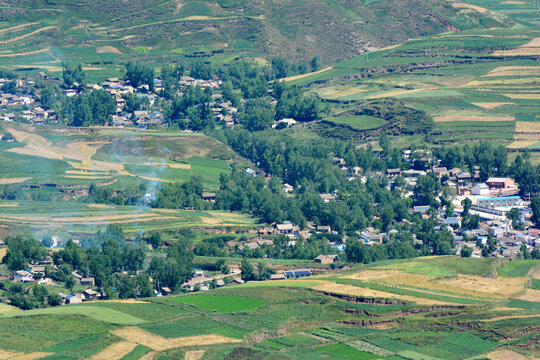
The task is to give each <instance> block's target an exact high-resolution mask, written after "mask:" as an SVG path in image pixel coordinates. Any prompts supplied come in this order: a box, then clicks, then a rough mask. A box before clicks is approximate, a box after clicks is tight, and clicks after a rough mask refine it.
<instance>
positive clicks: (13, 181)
mask: <svg viewBox="0 0 540 360" xmlns="http://www.w3.org/2000/svg"><path fill="white" fill-rule="evenodd" d="M30 179H32V178H31V177H21V178H2V179H0V185H8V184H17V183H22V182H25V181H26V180H30Z"/></svg>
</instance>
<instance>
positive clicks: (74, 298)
mask: <svg viewBox="0 0 540 360" xmlns="http://www.w3.org/2000/svg"><path fill="white" fill-rule="evenodd" d="M82 302H83V299H82V296H81V295H80V294H73V293H71V294H69V295H67V296H65V297H64V303H65V304H66V305H67V304H80V303H82Z"/></svg>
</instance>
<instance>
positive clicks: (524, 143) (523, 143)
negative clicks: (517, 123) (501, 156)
mask: <svg viewBox="0 0 540 360" xmlns="http://www.w3.org/2000/svg"><path fill="white" fill-rule="evenodd" d="M537 142H538V140H515V141H513V142H512V143H511V144H510V145H508V146H507V148H508V149H524V148H526V147H529V146H531V145H534V144H536V143H537Z"/></svg>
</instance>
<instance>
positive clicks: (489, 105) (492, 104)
mask: <svg viewBox="0 0 540 360" xmlns="http://www.w3.org/2000/svg"><path fill="white" fill-rule="evenodd" d="M471 104H473V105H476V106H478V107H481V108H484V109H495V108H496V107H499V106H503V105H516V104H515V103H511V102H476V103H471Z"/></svg>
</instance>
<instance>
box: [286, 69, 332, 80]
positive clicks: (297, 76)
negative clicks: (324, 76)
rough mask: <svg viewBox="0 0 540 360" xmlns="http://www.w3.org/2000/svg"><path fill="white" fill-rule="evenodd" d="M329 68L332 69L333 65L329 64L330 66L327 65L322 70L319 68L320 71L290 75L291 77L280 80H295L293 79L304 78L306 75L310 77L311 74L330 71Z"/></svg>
mask: <svg viewBox="0 0 540 360" xmlns="http://www.w3.org/2000/svg"><path fill="white" fill-rule="evenodd" d="M328 70H332V67H331V66H329V67H327V68H325V69H322V70H319V71H314V72H310V73H307V74H302V75H295V76H289V77H286V78H283V79H281V80H280V81H293V80H298V79H302V78H305V77H308V76H311V75H315V74H320V73H323V72H325V71H328Z"/></svg>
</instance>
